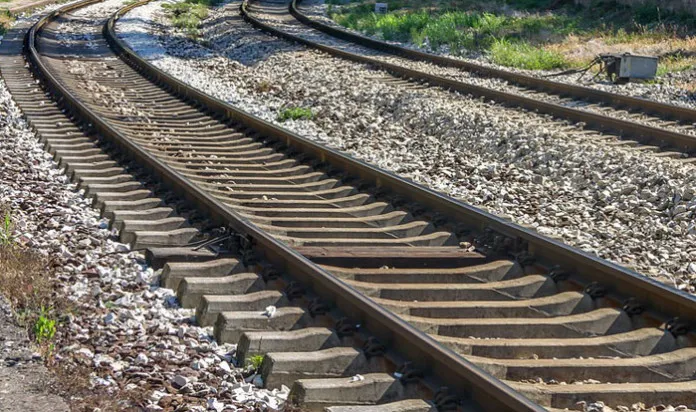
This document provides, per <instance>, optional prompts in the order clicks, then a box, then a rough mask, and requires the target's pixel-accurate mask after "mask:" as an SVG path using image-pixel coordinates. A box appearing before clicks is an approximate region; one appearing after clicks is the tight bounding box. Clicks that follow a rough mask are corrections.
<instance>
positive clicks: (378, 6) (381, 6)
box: [375, 3, 389, 14]
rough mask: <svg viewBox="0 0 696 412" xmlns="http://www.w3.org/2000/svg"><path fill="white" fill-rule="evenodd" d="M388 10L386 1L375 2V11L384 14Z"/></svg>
mask: <svg viewBox="0 0 696 412" xmlns="http://www.w3.org/2000/svg"><path fill="white" fill-rule="evenodd" d="M388 10H389V5H388V4H387V3H375V13H380V14H386V13H387V11H388Z"/></svg>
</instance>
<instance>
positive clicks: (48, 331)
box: [33, 307, 56, 345]
mask: <svg viewBox="0 0 696 412" xmlns="http://www.w3.org/2000/svg"><path fill="white" fill-rule="evenodd" d="M33 332H34V338H35V339H36V343H38V344H39V345H41V344H44V343H47V342H49V341H50V340H51V339H53V336H55V334H56V321H55V320H53V319H51V318H50V317H49V310H48V309H47V308H43V307H42V308H41V314H40V315H39V317H38V318H37V319H36V322H35V323H34V328H33Z"/></svg>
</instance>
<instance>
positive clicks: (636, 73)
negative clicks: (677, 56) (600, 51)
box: [619, 54, 657, 79]
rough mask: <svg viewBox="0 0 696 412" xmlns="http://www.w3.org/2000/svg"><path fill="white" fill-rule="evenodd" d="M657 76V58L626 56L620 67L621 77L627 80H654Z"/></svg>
mask: <svg viewBox="0 0 696 412" xmlns="http://www.w3.org/2000/svg"><path fill="white" fill-rule="evenodd" d="M655 74H657V57H651V56H635V55H632V54H624V55H622V56H621V64H620V65H619V77H620V78H626V79H652V78H654V77H655Z"/></svg>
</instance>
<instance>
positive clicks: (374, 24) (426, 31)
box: [332, 5, 576, 68]
mask: <svg viewBox="0 0 696 412" xmlns="http://www.w3.org/2000/svg"><path fill="white" fill-rule="evenodd" d="M363 6H364V5H360V6H352V7H351V8H349V9H348V10H350V11H349V12H347V13H341V12H334V14H333V16H332V17H333V18H334V19H335V20H336V22H337V23H339V24H340V25H342V26H345V27H348V28H351V29H354V30H358V31H362V32H364V33H367V34H370V35H375V34H377V35H380V36H381V37H382V38H383V39H385V40H389V41H402V42H412V43H414V44H416V45H418V46H421V47H423V46H427V47H429V48H430V49H431V50H433V51H438V50H440V49H441V48H442V47H443V46H446V47H448V48H449V51H450V52H451V53H455V54H463V53H465V52H466V51H486V50H489V49H491V48H492V47H494V46H495V47H496V49H497V50H498V53H502V51H503V47H501V45H505V46H506V47H505V49H506V51H507V53H506V56H505V58H502V56H501V58H500V59H499V60H500V61H505V62H509V63H515V62H517V61H520V62H521V60H523V59H521V58H520V57H519V56H512V54H513V52H515V54H517V55H519V54H520V53H523V52H525V51H532V50H536V49H538V48H535V47H531V46H530V47H522V46H523V45H524V44H525V42H524V40H522V39H525V38H530V37H532V36H534V35H538V34H540V33H542V32H545V31H546V32H553V33H555V34H556V35H562V34H564V33H567V32H569V31H570V30H572V28H573V27H575V25H576V22H575V21H574V19H572V18H570V17H567V16H553V15H529V16H524V17H511V16H505V15H499V14H494V13H489V12H476V11H474V12H468V11H444V12H442V13H434V12H432V11H430V10H414V11H408V12H402V11H398V10H397V11H392V12H390V13H387V14H383V15H379V14H375V13H373V12H372V11H369V10H368V9H366V8H365V7H363ZM508 39H510V41H508ZM513 44H514V45H519V46H520V47H514V48H513V47H511V46H510V45H513ZM552 57H553V58H552ZM558 57H559V56H549V55H544V54H542V53H536V55H535V56H532V57H531V61H530V62H525V64H526V65H534V66H543V67H544V68H556V67H562V66H564V65H565V64H561V65H560V66H559V62H558ZM547 62H548V63H553V64H551V65H550V66H544V63H547ZM532 63H533V64H532Z"/></svg>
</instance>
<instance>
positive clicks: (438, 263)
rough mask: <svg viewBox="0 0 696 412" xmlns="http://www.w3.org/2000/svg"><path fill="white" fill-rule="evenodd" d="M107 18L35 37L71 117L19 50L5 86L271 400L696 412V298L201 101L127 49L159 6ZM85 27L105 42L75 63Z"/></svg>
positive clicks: (11, 48) (18, 41)
mask: <svg viewBox="0 0 696 412" xmlns="http://www.w3.org/2000/svg"><path fill="white" fill-rule="evenodd" d="M94 3H96V2H94V1H92V0H90V1H86V2H81V3H78V4H75V5H71V6H66V7H63V8H62V9H61V11H60V12H58V13H53V14H51V15H49V16H47V17H45V18H43V19H42V20H41V21H39V23H37V25H36V26H34V27H33V28H31V30H30V31H29V33H28V35H27V36H26V44H25V45H24V48H25V49H26V55H27V58H28V60H29V61H30V62H31V71H32V72H34V73H35V74H36V75H37V77H39V78H40V79H42V82H43V85H44V86H45V87H46V89H47V91H49V92H50V93H51V95H52V97H53V99H54V100H53V101H48V99H47V97H46V95H45V94H44V92H43V91H42V90H41V89H39V88H38V86H37V85H36V84H35V83H34V82H33V81H32V77H31V73H30V71H29V70H28V69H27V67H25V64H24V61H23V60H22V58H21V56H20V53H21V49H22V35H21V33H15V35H14V37H11V36H10V37H8V38H6V39H5V40H3V50H2V53H3V54H4V55H3V59H2V61H0V70H1V72H2V75H3V78H5V80H6V82H7V84H8V87H9V88H10V90H11V91H12V92H13V94H14V95H15V98H16V99H17V100H18V103H19V105H20V107H21V108H22V109H23V110H24V112H25V113H26V115H27V117H28V120H29V121H30V123H31V124H32V126H33V127H34V128H36V129H37V131H38V132H39V133H40V135H41V136H42V138H43V139H44V140H45V141H46V144H47V149H48V150H50V151H51V152H52V153H54V155H55V156H56V158H57V159H58V160H59V161H60V162H61V165H63V166H65V167H66V170H67V171H68V172H69V173H71V174H72V175H73V178H74V179H76V180H77V181H78V182H80V184H81V185H82V187H83V188H85V190H86V193H87V194H88V195H89V196H93V197H94V198H95V204H96V205H97V206H99V207H101V208H102V211H103V213H104V214H105V215H107V216H109V217H111V219H112V224H113V225H115V226H116V227H119V228H120V229H121V232H120V233H121V237H122V239H123V240H124V241H129V242H131V243H132V245H133V246H134V247H146V248H148V258H149V261H150V263H151V264H152V265H153V266H155V267H162V268H163V274H162V278H163V283H164V285H165V286H166V287H170V288H173V289H175V290H177V292H178V296H179V299H180V301H181V303H182V304H183V305H184V306H187V307H196V308H197V319H198V321H199V322H200V323H201V324H203V325H214V333H215V336H216V338H217V339H218V340H219V341H224V342H239V350H238V358H239V360H240V361H241V362H243V361H244V360H245V359H246V358H248V356H249V355H251V354H255V353H261V354H265V358H264V361H263V364H262V366H261V370H262V371H261V372H262V377H263V381H264V383H265V385H267V386H268V387H279V386H280V385H283V384H285V385H288V386H291V387H292V390H291V395H290V398H291V399H292V400H293V402H296V403H298V404H300V405H301V406H302V407H304V408H307V409H311V410H319V409H322V408H324V407H331V410H332V411H341V410H343V409H342V406H346V405H361V406H363V407H365V408H366V410H373V409H374V410H424V411H425V410H430V409H432V408H437V409H441V410H450V409H460V410H491V411H499V410H515V411H521V410H539V409H540V406H539V405H541V406H543V407H547V408H571V409H573V408H578V405H577V404H576V403H577V402H578V401H587V402H590V401H593V400H600V401H603V402H605V403H606V404H608V405H610V406H616V405H631V404H634V403H637V402H643V403H645V404H646V405H658V404H672V405H679V404H686V405H689V406H693V405H692V404H693V403H694V399H696V381H694V372H695V371H696V348H695V347H694V346H695V345H694V344H695V341H694V335H693V329H692V327H693V322H694V320H696V299H695V298H694V297H693V296H690V295H687V294H685V293H682V292H679V291H676V290H673V289H670V288H667V287H665V286H664V285H662V284H659V283H657V282H655V281H652V280H650V279H647V278H645V277H642V276H640V275H639V274H636V273H633V272H630V271H628V270H626V269H624V268H621V267H618V266H616V265H613V264H610V263H608V262H606V261H603V260H601V259H598V258H596V257H593V256H590V255H588V254H585V253H582V252H579V251H577V250H575V249H573V248H570V247H568V246H566V245H563V244H561V243H559V242H556V241H554V240H550V239H548V238H544V237H542V236H540V235H538V234H536V233H535V232H532V231H529V230H527V229H524V228H521V227H519V226H516V225H513V224H511V223H509V222H507V221H505V220H503V219H500V218H497V217H495V216H493V215H490V214H487V213H484V212H482V211H479V210H477V209H475V208H473V207H471V206H468V205H466V204H463V203H461V202H459V201H456V200H453V199H450V198H447V197H445V196H442V195H440V194H439V193H436V192H433V191H430V190H428V189H425V188H423V187H420V186H418V185H415V184H413V183H412V182H409V181H407V180H404V179H401V178H399V177H398V176H394V175H392V174H389V173H387V172H384V171H382V170H379V169H376V168H374V167H372V166H370V165H367V164H365V163H362V162H359V161H356V160H354V159H352V158H349V157H347V156H345V155H342V154H340V153H338V152H335V151H333V150H330V149H327V148H325V147H322V146H320V145H317V144H315V143H313V142H311V141H309V140H307V139H304V138H302V137H301V136H298V135H295V134H293V133H290V132H288V131H285V130H283V129H280V128H278V127H276V126H273V125H271V124H268V123H266V122H264V121H262V120H260V119H258V118H255V117H253V116H251V115H248V114H246V113H244V112H241V111H239V110H237V109H235V108H234V107H231V106H229V105H227V104H225V103H223V102H221V101H218V100H216V99H213V98H211V97H208V96H206V95H204V94H202V93H200V92H198V91H196V90H193V89H191V88H190V87H188V86H186V85H185V84H183V83H181V82H179V81H177V80H175V79H173V78H172V77H170V76H168V75H167V74H165V73H162V72H160V71H159V70H157V69H156V68H155V67H154V66H152V65H150V64H149V63H147V62H146V61H144V60H142V59H140V58H139V57H138V56H137V55H135V54H133V52H132V51H131V50H130V49H129V48H128V47H127V46H126V45H125V44H124V43H123V42H122V41H121V40H120V39H119V38H118V36H117V35H116V33H115V27H116V26H117V21H118V20H117V18H118V16H120V15H123V13H125V12H127V11H128V10H130V9H132V8H134V7H137V6H138V5H140V4H142V3H136V4H132V5H130V6H127V7H125V8H124V9H123V10H121V11H120V12H119V13H118V15H117V16H116V17H114V18H112V19H110V20H108V22H106V24H105V25H104V28H103V30H102V23H104V21H106V17H107V16H104V21H85V19H84V18H82V19H80V18H78V17H75V16H74V15H71V12H72V11H73V10H77V9H78V8H81V7H85V6H87V5H90V4H94ZM77 20H80V21H81V22H82V24H83V29H84V31H85V34H91V36H93V38H90V39H89V40H86V41H78V42H72V43H70V44H64V43H62V42H61V40H60V36H58V35H57V34H58V33H59V30H60V24H61V22H64V21H77ZM5 42H7V43H5ZM56 102H57V103H56ZM219 228H223V229H224V230H219ZM200 239H202V240H201V241H200V242H197V243H194V242H196V241H198V240H200ZM192 244H195V247H194V246H192ZM269 306H272V307H275V308H276V309H275V311H274V310H273V309H270V310H266V309H267V308H268V307H269ZM264 312H266V313H267V314H270V312H274V313H273V315H272V316H267V314H266V315H264V314H263V313H264ZM358 374H359V375H360V376H361V377H362V379H360V378H358V377H355V376H357V375H358ZM351 377H354V378H351ZM496 378H497V379H496ZM581 383H582V384H581ZM522 394H523V395H524V396H522ZM525 396H526V398H525ZM530 399H531V401H530ZM534 402H536V403H537V404H535V403H534ZM371 405H373V406H371ZM375 405H376V406H375Z"/></svg>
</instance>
